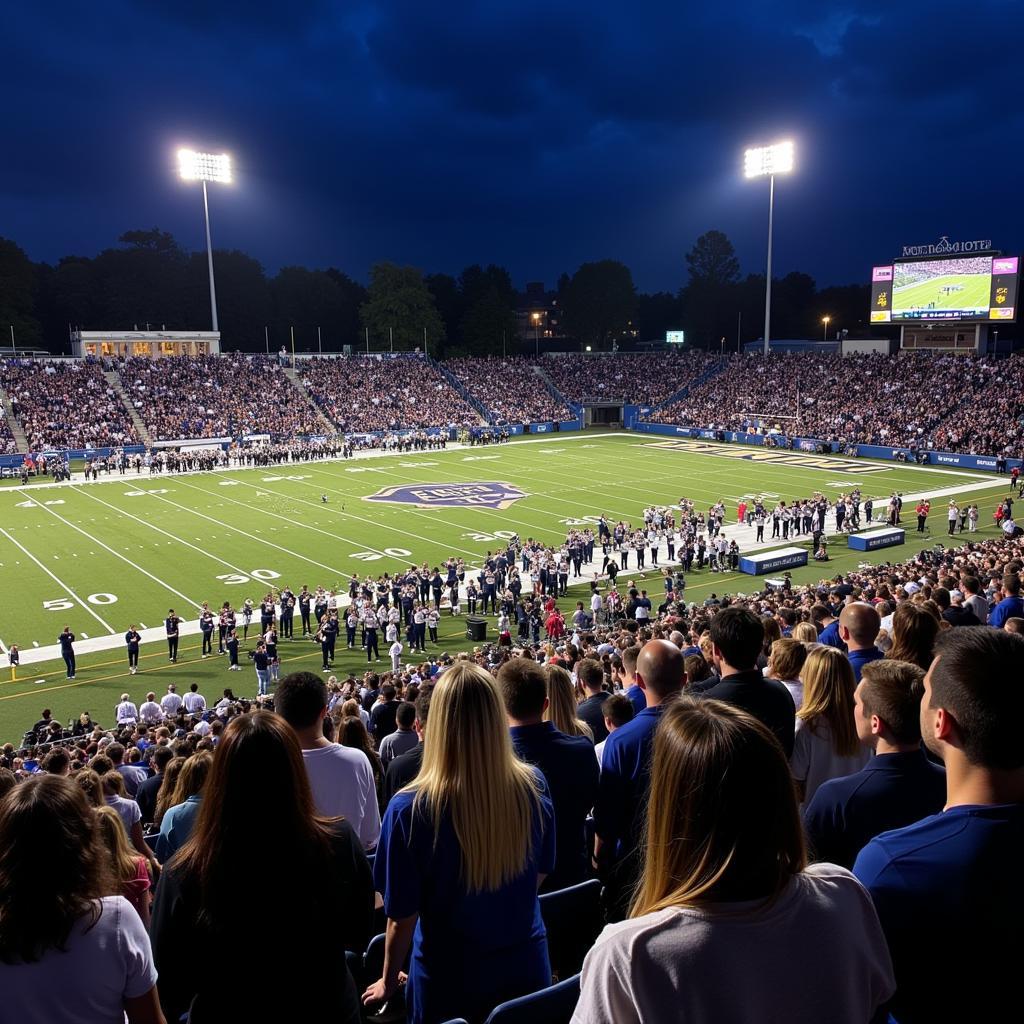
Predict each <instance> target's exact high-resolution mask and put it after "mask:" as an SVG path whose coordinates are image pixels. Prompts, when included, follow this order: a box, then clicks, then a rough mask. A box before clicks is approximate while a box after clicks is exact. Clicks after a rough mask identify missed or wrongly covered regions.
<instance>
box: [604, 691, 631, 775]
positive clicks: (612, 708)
mask: <svg viewBox="0 0 1024 1024" xmlns="http://www.w3.org/2000/svg"><path fill="white" fill-rule="evenodd" d="M602 712H603V714H604V727H605V730H606V731H607V733H608V735H609V736H611V734H612V733H613V732H615V730H616V729H621V728H622V727H623V726H624V725H627V724H628V723H629V722H632V721H633V718H634V717H635V715H636V712H634V711H633V702H632V701H631V700H630V699H629V698H628V697H627V696H626V695H625V694H622V693H613V694H611V695H610V696H609V697H608V699H607V700H606V701H605V702H604V704H603V705H602ZM607 742H608V741H607V739H603V740H601V742H600V743H597V744H595V746H594V753H595V754H597V764H598V767H600V766H601V764H602V763H603V761H604V747H605V744H606V743H607Z"/></svg>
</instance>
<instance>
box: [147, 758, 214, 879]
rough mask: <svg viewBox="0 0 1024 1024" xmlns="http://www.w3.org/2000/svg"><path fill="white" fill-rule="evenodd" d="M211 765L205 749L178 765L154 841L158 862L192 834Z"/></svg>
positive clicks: (170, 854)
mask: <svg viewBox="0 0 1024 1024" xmlns="http://www.w3.org/2000/svg"><path fill="white" fill-rule="evenodd" d="M212 765H213V757H212V756H211V755H210V753H209V752H208V751H205V750H203V751H200V752H199V753H196V754H193V755H192V756H191V757H189V758H188V759H187V760H186V761H185V763H184V764H183V765H182V767H181V774H180V775H179V776H178V778H177V781H176V783H175V786H174V795H173V796H172V797H171V800H170V806H169V807H168V809H167V811H166V812H165V814H164V816H163V818H162V819H161V821H160V834H159V835H158V836H157V839H156V855H157V859H158V860H159V861H160V862H161V863H163V864H166V863H167V861H169V860H170V859H171V857H173V856H174V854H175V853H177V852H178V850H180V849H181V847H182V846H184V845H185V843H186V842H187V841H188V838H189V836H191V835H192V833H193V832H194V831H195V823H196V819H197V818H198V817H199V811H200V808H201V806H202V801H203V794H204V791H205V789H206V783H207V779H208V778H209V775H210V769H211V767H212Z"/></svg>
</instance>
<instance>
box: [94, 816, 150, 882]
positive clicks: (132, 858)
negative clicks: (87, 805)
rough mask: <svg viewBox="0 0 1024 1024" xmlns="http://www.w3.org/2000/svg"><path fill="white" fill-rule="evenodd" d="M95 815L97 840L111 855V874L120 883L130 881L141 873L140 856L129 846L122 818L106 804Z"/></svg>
mask: <svg viewBox="0 0 1024 1024" xmlns="http://www.w3.org/2000/svg"><path fill="white" fill-rule="evenodd" d="M94 813H95V814H96V832H97V838H98V839H99V840H100V841H101V842H102V844H103V846H104V847H105V848H106V849H107V851H108V852H109V854H110V870H111V872H112V873H113V875H114V877H115V878H116V879H117V880H118V882H119V883H122V882H127V881H130V880H131V879H133V878H135V877H136V876H137V875H138V873H139V865H138V860H139V856H140V854H138V853H137V852H135V851H134V850H133V849H132V848H131V847H130V846H129V845H128V835H127V833H126V832H125V830H124V824H123V823H122V821H121V816H120V815H119V814H118V813H117V811H115V810H114V808H113V807H110V806H108V805H106V804H104V806H103V807H97V808H96V810H95V812H94Z"/></svg>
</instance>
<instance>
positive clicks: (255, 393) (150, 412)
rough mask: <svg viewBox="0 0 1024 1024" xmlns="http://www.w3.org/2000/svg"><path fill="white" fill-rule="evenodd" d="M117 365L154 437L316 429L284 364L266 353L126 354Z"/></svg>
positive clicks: (122, 381)
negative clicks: (160, 356)
mask: <svg viewBox="0 0 1024 1024" xmlns="http://www.w3.org/2000/svg"><path fill="white" fill-rule="evenodd" d="M117 369H118V373H119V374H120V378H121V386H122V388H123V389H124V393H125V395H126V396H127V398H128V400H129V401H130V402H131V403H132V405H134V407H135V409H136V410H137V411H138V414H139V416H140V417H141V418H142V421H143V422H144V423H145V425H146V428H147V429H148V430H149V433H150V436H151V437H152V438H153V439H154V440H165V439H167V440H175V439H178V438H189V437H228V436H239V435H245V434H262V433H271V434H275V435H276V434H305V433H316V432H318V430H319V424H318V423H317V421H316V417H315V416H314V415H313V411H312V410H311V409H310V408H309V406H308V404H307V403H306V402H304V401H302V400H301V399H300V396H298V395H296V393H295V390H294V388H293V386H292V382H291V381H290V380H289V379H288V376H287V374H286V373H285V371H284V368H283V367H281V366H280V365H279V363H278V361H277V359H274V358H271V357H268V356H264V355H249V354H241V353H235V354H232V355H222V356H190V357H183V356H182V357H173V358H168V359H145V358H130V359H126V360H124V361H122V362H120V363H118V366H117Z"/></svg>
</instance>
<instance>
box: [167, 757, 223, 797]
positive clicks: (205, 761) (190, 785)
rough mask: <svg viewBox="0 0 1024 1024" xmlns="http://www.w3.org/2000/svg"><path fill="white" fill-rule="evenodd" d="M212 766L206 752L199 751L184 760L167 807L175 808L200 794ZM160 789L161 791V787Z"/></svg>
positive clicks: (211, 758)
mask: <svg viewBox="0 0 1024 1024" xmlns="http://www.w3.org/2000/svg"><path fill="white" fill-rule="evenodd" d="M212 764H213V754H211V753H210V752H209V751H208V750H200V751H199V752H198V753H196V754H192V755H190V756H189V757H188V758H186V760H185V763H184V764H183V765H182V766H181V771H180V772H179V773H178V778H177V780H176V781H175V784H174V795H173V796H172V797H171V802H170V805H169V806H171V807H176V806H177V805H178V804H183V803H184V802H185V801H186V800H187V799H188V798H189V797H190V796H196V795H198V794H199V793H201V792H202V791H203V786H205V785H206V778H207V776H208V775H209V774H210V767H211V765H212ZM160 788H161V789H163V786H161V787H160Z"/></svg>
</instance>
